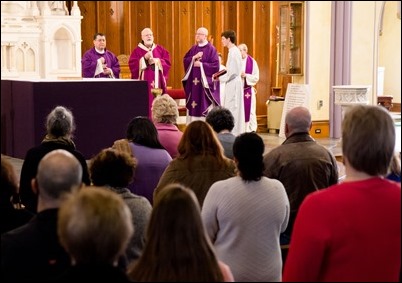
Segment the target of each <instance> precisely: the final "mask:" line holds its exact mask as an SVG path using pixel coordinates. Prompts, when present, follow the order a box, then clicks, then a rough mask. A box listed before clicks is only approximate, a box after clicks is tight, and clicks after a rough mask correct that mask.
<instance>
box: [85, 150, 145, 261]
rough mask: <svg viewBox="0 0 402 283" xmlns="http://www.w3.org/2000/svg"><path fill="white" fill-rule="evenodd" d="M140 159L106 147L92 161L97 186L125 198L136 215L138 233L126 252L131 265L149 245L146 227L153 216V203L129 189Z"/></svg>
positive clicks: (134, 217)
mask: <svg viewBox="0 0 402 283" xmlns="http://www.w3.org/2000/svg"><path fill="white" fill-rule="evenodd" d="M136 168H137V160H136V159H135V158H133V157H132V156H131V155H129V154H127V153H125V152H121V151H118V150H114V149H111V148H106V149H103V150H101V151H100V152H99V153H98V154H97V155H96V156H95V157H93V158H92V159H91V163H90V166H89V172H90V173H91V180H92V183H93V185H94V186H98V187H105V188H107V189H108V190H110V191H112V192H115V193H116V194H118V195H119V196H121V197H122V199H123V200H124V202H125V203H126V204H127V206H128V208H129V209H130V211H131V214H132V216H133V218H132V222H133V226H134V227H135V229H134V234H133V236H132V237H131V240H130V243H129V244H128V246H127V249H126V257H127V260H128V262H131V261H134V260H137V259H138V258H139V256H140V254H141V252H142V249H143V247H144V244H145V227H146V225H147V224H148V221H149V218H150V216H151V210H152V206H151V204H150V203H149V201H148V200H147V199H146V198H145V197H143V196H139V195H135V194H133V193H132V192H130V190H129V189H128V188H127V187H128V184H129V183H131V182H132V179H133V176H134V175H135V171H136Z"/></svg>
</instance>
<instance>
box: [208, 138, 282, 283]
mask: <svg viewBox="0 0 402 283" xmlns="http://www.w3.org/2000/svg"><path fill="white" fill-rule="evenodd" d="M264 150H265V145H264V142H263V140H262V138H261V137H260V136H259V135H258V134H256V133H243V134H240V135H239V136H237V137H236V140H235V143H234V145H233V154H234V158H235V160H236V165H237V169H238V172H239V173H238V176H236V177H232V178H229V179H226V180H223V181H220V182H216V183H214V184H213V185H212V186H211V188H210V189H209V191H208V193H207V196H206V198H205V201H204V206H203V207H202V211H201V214H202V219H203V222H204V224H205V227H206V230H207V233H208V235H209V237H210V239H211V240H212V243H213V244H214V247H215V250H216V254H217V256H218V258H219V259H221V260H222V261H223V262H225V263H226V264H227V265H229V267H230V268H231V270H232V272H233V276H234V279H235V281H239V282H280V281H281V279H282V257H281V249H280V244H279V235H280V233H281V232H283V231H285V229H286V226H287V225H288V220H289V200H288V197H287V195H286V191H285V188H284V186H283V185H282V183H281V182H279V181H278V180H275V179H269V178H267V177H265V176H264V175H263V170H264V163H263V154H264Z"/></svg>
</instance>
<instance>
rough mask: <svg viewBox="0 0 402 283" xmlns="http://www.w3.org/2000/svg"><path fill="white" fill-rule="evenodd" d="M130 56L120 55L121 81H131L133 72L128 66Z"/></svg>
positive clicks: (118, 57)
mask: <svg viewBox="0 0 402 283" xmlns="http://www.w3.org/2000/svg"><path fill="white" fill-rule="evenodd" d="M129 58H130V55H126V54H120V55H119V56H117V59H118V60H119V63H120V79H131V71H130V67H129V66H128V60H129Z"/></svg>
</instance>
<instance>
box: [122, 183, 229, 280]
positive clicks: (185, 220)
mask: <svg viewBox="0 0 402 283" xmlns="http://www.w3.org/2000/svg"><path fill="white" fill-rule="evenodd" d="M128 276H129V278H130V279H131V280H133V281H134V282H233V281H234V280H233V275H232V273H231V270H230V268H229V267H228V266H227V265H226V264H224V263H223V262H221V261H219V260H218V258H217V256H216V254H215V251H214V248H213V246H212V244H211V241H210V240H209V238H208V236H207V235H206V233H205V230H204V226H203V223H202V219H201V215H200V206H199V203H198V200H197V198H196V196H195V194H194V192H193V191H192V190H190V189H188V188H185V187H184V186H182V185H180V184H170V185H168V186H167V187H166V188H164V189H163V190H162V191H161V192H160V194H159V196H158V199H157V200H155V204H154V207H153V210H152V215H151V220H150V223H149V226H148V230H147V241H146V245H145V248H144V252H143V253H142V255H141V257H140V259H139V260H138V261H137V262H135V263H134V264H133V266H131V267H130V268H129V270H128Z"/></svg>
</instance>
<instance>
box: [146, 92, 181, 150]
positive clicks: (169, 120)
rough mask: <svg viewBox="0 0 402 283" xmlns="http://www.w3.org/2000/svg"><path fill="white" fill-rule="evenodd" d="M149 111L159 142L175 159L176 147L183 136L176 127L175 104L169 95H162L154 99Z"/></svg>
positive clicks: (176, 112)
mask: <svg viewBox="0 0 402 283" xmlns="http://www.w3.org/2000/svg"><path fill="white" fill-rule="evenodd" d="M151 110H152V120H153V122H154V124H155V128H156V130H157V131H158V136H159V141H160V143H161V144H162V145H163V147H164V148H165V149H166V150H167V152H169V154H170V156H171V157H172V158H175V157H176V156H177V154H178V151H177V146H178V145H179V142H180V139H181V137H182V136H183V132H181V131H180V130H179V129H178V128H177V126H176V124H177V118H178V117H179V110H178V108H177V103H176V101H175V100H174V99H173V98H171V97H170V95H169V94H162V95H160V96H157V97H155V99H154V101H153V102H152V108H151Z"/></svg>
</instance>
